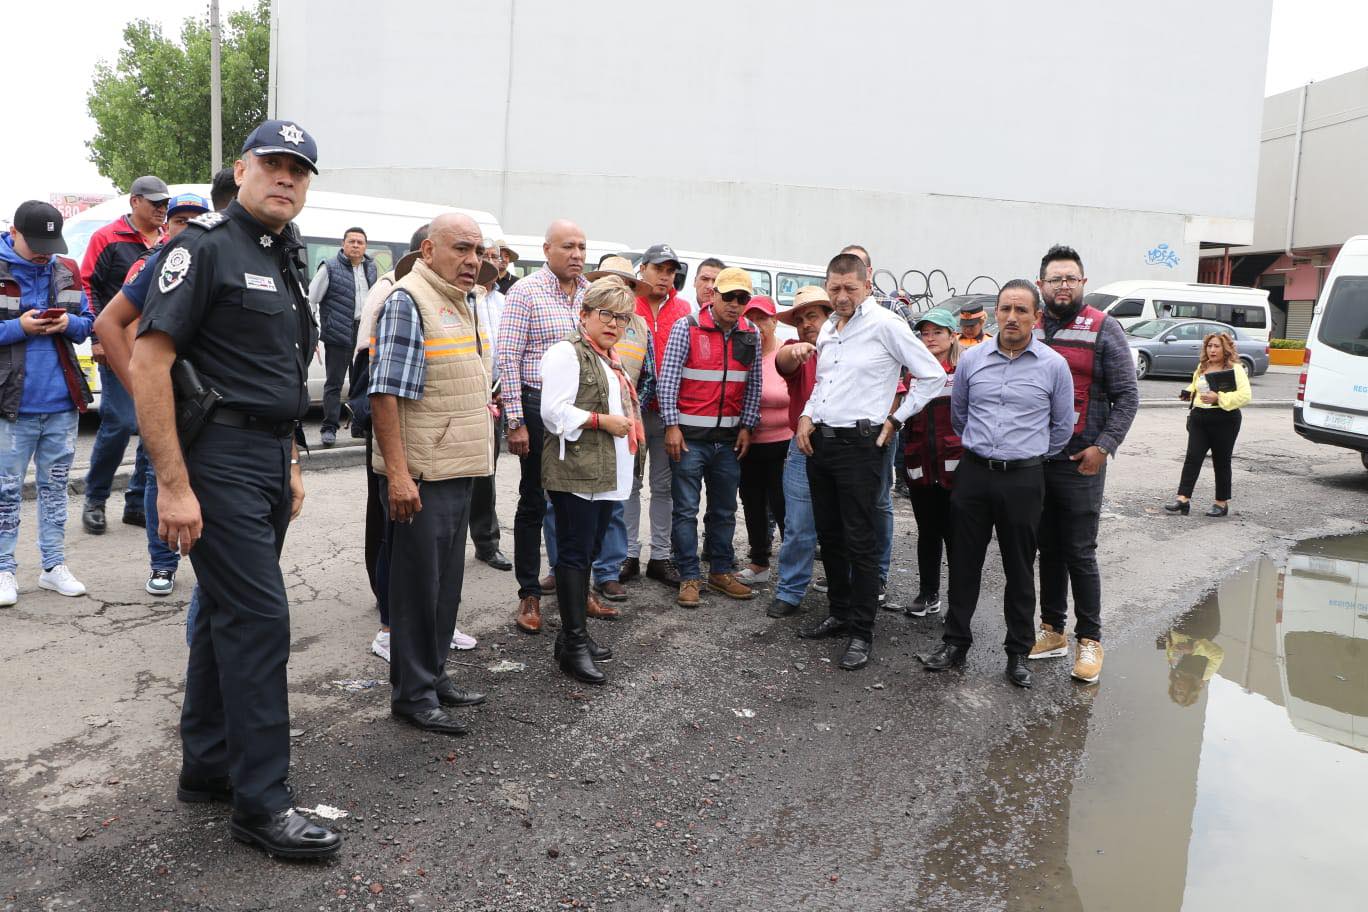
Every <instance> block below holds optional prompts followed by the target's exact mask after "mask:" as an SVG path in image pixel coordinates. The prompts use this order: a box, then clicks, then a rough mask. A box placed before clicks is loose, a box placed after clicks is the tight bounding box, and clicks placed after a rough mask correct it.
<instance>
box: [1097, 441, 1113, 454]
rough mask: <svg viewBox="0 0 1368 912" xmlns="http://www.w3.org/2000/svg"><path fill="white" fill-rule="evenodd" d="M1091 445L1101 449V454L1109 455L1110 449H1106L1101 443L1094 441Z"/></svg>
mask: <svg viewBox="0 0 1368 912" xmlns="http://www.w3.org/2000/svg"><path fill="white" fill-rule="evenodd" d="M1093 446H1095V447H1097V448H1098V449H1099V450H1101V451H1102V455H1103V456H1110V455H1111V450H1109V449H1107V448H1106V447H1104V446H1103V445H1102V444H1100V443H1094V444H1093Z"/></svg>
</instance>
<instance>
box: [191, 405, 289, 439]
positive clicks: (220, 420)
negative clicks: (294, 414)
mask: <svg viewBox="0 0 1368 912" xmlns="http://www.w3.org/2000/svg"><path fill="white" fill-rule="evenodd" d="M209 421H210V422H211V423H213V424H221V425H223V426H224V427H230V428H239V429H241V430H244V431H261V432H262V433H263V434H270V435H271V436H272V437H289V436H290V435H291V434H293V433H294V429H295V422H293V421H268V420H267V419H265V418H258V417H257V416H256V415H248V414H247V413H246V412H239V411H235V410H234V409H230V408H223V407H219V408H216V409H214V413H213V414H212V415H210V416H209Z"/></svg>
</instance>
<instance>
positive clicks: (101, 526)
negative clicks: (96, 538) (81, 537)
mask: <svg viewBox="0 0 1368 912" xmlns="http://www.w3.org/2000/svg"><path fill="white" fill-rule="evenodd" d="M81 525H83V526H85V530H86V531H87V532H89V533H90V534H91V535H104V533H105V528H106V526H105V506H104V504H86V505H85V508H84V509H83V510H81Z"/></svg>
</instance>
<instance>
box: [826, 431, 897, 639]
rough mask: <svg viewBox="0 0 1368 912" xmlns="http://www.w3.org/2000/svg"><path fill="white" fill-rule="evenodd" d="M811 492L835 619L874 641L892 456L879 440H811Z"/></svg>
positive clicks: (857, 635) (828, 592) (853, 631)
mask: <svg viewBox="0 0 1368 912" xmlns="http://www.w3.org/2000/svg"><path fill="white" fill-rule="evenodd" d="M811 439H812V455H811V456H810V457H808V461H807V476H808V488H809V489H810V491H811V493H812V514H813V518H814V519H815V520H816V525H817V541H818V543H819V544H820V545H821V546H822V565H823V566H824V567H825V568H826V575H827V600H828V602H829V603H830V606H831V607H830V612H831V616H832V617H834V618H836V619H837V620H841V621H844V622H845V624H846V627H847V629H848V630H849V631H850V635H851V636H855V637H860V638H862V639H866V640H873V638H874V616H875V615H876V614H878V610H879V605H878V598H879V556H880V555H879V533H878V526H879V524H880V523H882V522H883V521H884V514H883V513H882V511H880V510H879V508H878V502H879V489H880V487H881V486H884V487H886V486H887V476H886V475H885V464H886V462H887V460H888V454H887V453H886V452H885V451H884V449H883V447H879V446H875V445H874V442H875V439H876V438H875V437H874V436H873V435H871V436H869V437H863V438H856V439H849V438H841V437H822V436H821V435H820V429H819V430H818V431H817V432H814V433H813V435H812V438H811Z"/></svg>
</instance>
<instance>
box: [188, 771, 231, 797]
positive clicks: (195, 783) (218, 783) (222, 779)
mask: <svg viewBox="0 0 1368 912" xmlns="http://www.w3.org/2000/svg"><path fill="white" fill-rule="evenodd" d="M176 797H177V798H178V799H180V800H181V801H185V802H187V803H189V804H202V803H204V802H208V801H225V802H226V801H232V800H233V783H232V780H230V779H229V778H228V777H227V776H210V777H208V778H206V779H198V778H195V777H194V776H187V775H186V774H185V773H181V774H180V779H179V780H178V781H177V783H176Z"/></svg>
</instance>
